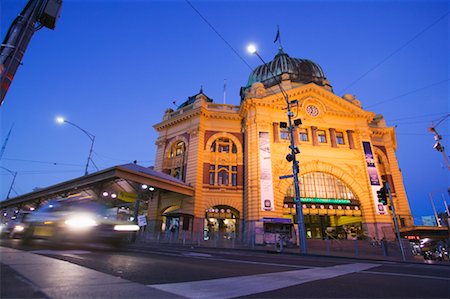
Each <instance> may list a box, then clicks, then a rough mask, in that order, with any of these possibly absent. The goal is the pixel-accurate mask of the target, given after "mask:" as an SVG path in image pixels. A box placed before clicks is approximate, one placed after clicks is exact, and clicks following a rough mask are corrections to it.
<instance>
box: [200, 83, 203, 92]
mask: <svg viewBox="0 0 450 299" xmlns="http://www.w3.org/2000/svg"><path fill="white" fill-rule="evenodd" d="M200 93H203V85H200Z"/></svg>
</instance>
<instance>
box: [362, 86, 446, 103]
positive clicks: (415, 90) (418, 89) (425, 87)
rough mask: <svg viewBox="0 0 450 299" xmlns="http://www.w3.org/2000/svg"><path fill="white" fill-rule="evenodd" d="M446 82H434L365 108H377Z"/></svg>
mask: <svg viewBox="0 0 450 299" xmlns="http://www.w3.org/2000/svg"><path fill="white" fill-rule="evenodd" d="M448 81H449V79H445V80H442V81H439V82H435V83H433V84H430V85H427V86H423V87H420V88H417V89H414V90H412V91H408V92H407V93H404V94H401V95H398V96H395V97H392V98H389V99H386V100H383V101H380V102H378V103H375V104H372V105H369V106H367V107H366V108H370V107H374V106H378V105H380V104H383V103H386V102H390V101H393V100H396V99H398V98H402V97H404V96H407V95H410V94H412V93H416V92H419V91H421V90H424V89H427V88H430V87H433V86H436V85H439V84H442V83H445V82H448Z"/></svg>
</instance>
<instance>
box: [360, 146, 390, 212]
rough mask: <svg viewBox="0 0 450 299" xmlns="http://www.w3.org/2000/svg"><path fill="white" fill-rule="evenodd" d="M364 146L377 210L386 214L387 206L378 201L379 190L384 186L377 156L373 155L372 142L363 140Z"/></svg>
mask: <svg viewBox="0 0 450 299" xmlns="http://www.w3.org/2000/svg"><path fill="white" fill-rule="evenodd" d="M363 148H364V156H365V159H366V166H367V172H368V174H369V180H370V187H371V189H372V198H373V201H374V204H375V209H376V211H377V214H379V215H386V214H387V210H386V206H384V205H383V204H381V203H379V202H378V195H377V191H379V190H380V189H381V187H383V186H382V184H381V180H380V176H379V175H378V171H377V167H376V165H375V157H374V155H373V152H372V147H371V145H370V142H368V141H363Z"/></svg>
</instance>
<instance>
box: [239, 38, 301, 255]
mask: <svg viewBox="0 0 450 299" xmlns="http://www.w3.org/2000/svg"><path fill="white" fill-rule="evenodd" d="M247 50H248V52H249V53H251V54H255V55H256V56H258V58H259V59H260V60H261V61H262V63H264V65H267V63H266V62H265V61H264V59H263V58H262V57H261V56H260V55H259V53H258V51H257V49H256V46H255V45H249V46H248V47H247ZM268 70H269V71H270V74H271V75H272V77H273V79H275V80H276V81H277V85H278V87H279V88H280V91H281V93H282V94H283V96H284V98H285V99H286V105H287V116H288V121H289V134H290V141H291V145H290V146H289V148H290V149H291V155H290V156H291V157H290V159H292V173H293V175H292V176H293V177H294V189H295V211H296V214H297V225H298V235H299V241H300V244H299V247H300V253H303V254H306V253H307V248H306V229H305V220H304V217H303V209H302V203H301V201H300V187H299V184H298V173H299V162H298V161H297V159H296V157H295V155H296V154H298V153H299V151H298V148H297V147H296V146H295V143H294V135H293V126H292V116H294V113H293V112H291V107H290V104H291V102H290V101H289V96H288V94H287V93H286V91H285V90H284V89H283V87H282V86H281V82H280V80H278V79H277V77H276V76H275V74H274V73H273V72H272V70H271V69H270V68H268ZM288 161H289V160H288Z"/></svg>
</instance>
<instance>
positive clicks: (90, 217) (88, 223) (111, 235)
mask: <svg viewBox="0 0 450 299" xmlns="http://www.w3.org/2000/svg"><path fill="white" fill-rule="evenodd" d="M116 216H117V215H111V214H109V213H108V209H107V207H106V206H105V205H103V204H100V203H97V202H93V201H85V200H77V201H72V200H70V199H66V200H54V201H50V202H48V203H47V204H45V205H43V206H42V207H40V208H39V209H37V210H36V211H34V212H33V214H31V215H30V216H29V217H27V218H26V221H25V228H24V233H23V240H24V243H30V242H31V241H32V240H33V239H47V240H50V241H52V242H54V243H64V242H78V243H79V242H82V243H87V242H89V243H108V244H111V245H113V246H116V247H119V246H121V245H122V244H123V242H124V241H125V240H127V238H129V237H130V234H131V232H135V231H138V230H139V226H137V225H135V224H133V223H130V222H124V221H118V220H117V217H116Z"/></svg>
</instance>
